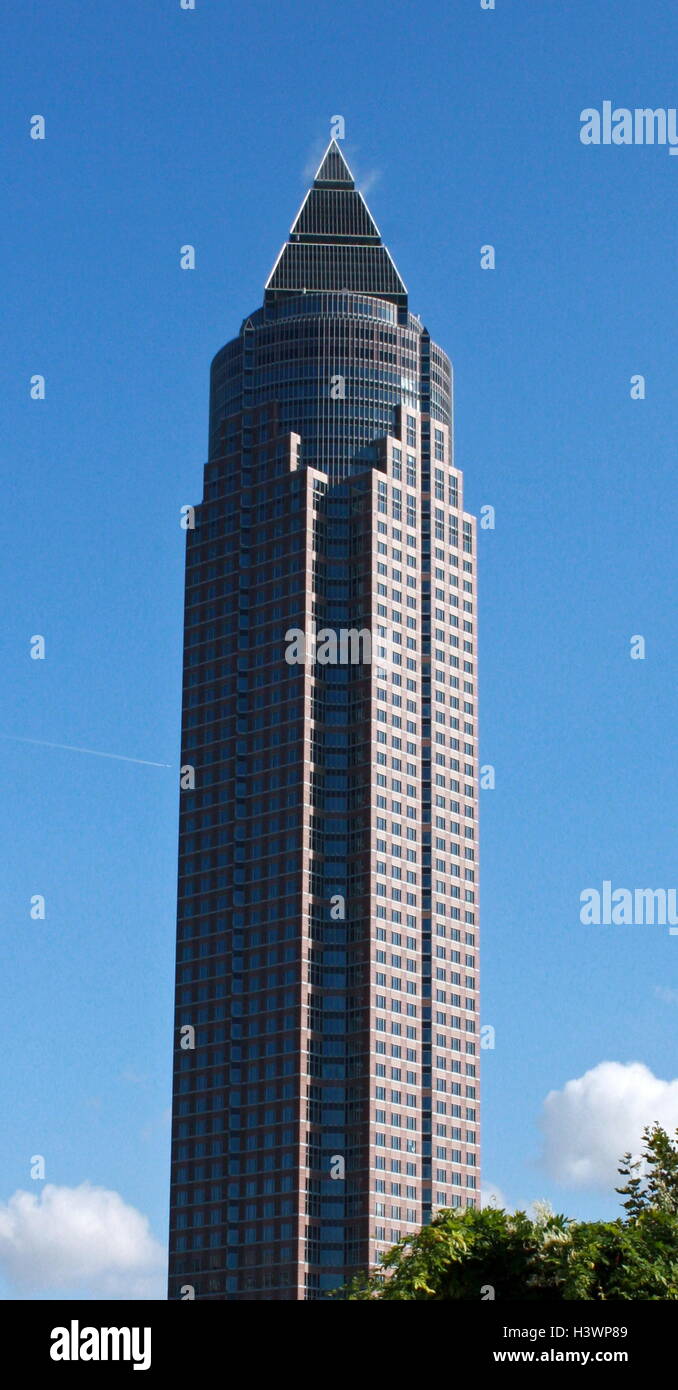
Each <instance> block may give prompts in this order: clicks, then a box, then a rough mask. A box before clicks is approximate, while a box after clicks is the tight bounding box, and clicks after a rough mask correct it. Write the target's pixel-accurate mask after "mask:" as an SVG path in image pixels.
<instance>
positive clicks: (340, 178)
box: [314, 140, 355, 188]
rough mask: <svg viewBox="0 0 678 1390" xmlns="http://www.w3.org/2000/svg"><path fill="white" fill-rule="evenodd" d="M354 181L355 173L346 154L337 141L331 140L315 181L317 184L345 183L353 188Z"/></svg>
mask: <svg viewBox="0 0 678 1390" xmlns="http://www.w3.org/2000/svg"><path fill="white" fill-rule="evenodd" d="M354 182H355V181H354V178H353V174H352V173H351V170H350V169H349V167H348V164H347V163H346V159H345V158H344V154H343V152H342V150H341V149H340V148H339V145H338V144H337V141H336V140H330V143H329V145H328V146H327V149H326V150H325V153H324V155H323V157H322V159H321V161H320V164H319V166H318V169H317V171H316V176H315V179H314V183H315V184H316V185H317V184H327V183H340V184H343V185H344V187H345V186H346V185H347V184H348V185H349V186H350V187H351V188H352V187H353V186H354Z"/></svg>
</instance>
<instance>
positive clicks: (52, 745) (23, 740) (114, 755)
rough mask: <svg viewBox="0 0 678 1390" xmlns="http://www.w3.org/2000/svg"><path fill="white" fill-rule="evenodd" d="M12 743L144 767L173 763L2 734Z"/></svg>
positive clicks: (163, 765)
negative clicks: (32, 744) (61, 749)
mask: <svg viewBox="0 0 678 1390" xmlns="http://www.w3.org/2000/svg"><path fill="white" fill-rule="evenodd" d="M0 738H7V739H9V740H10V742H11V743H35V744H37V745H38V747H39V748H63V749H65V750H66V752H68V753H90V754H91V755H92V757H93V758H115V759H116V761H117V762H120V763H142V764H143V766H144V767H171V766H172V764H171V763H153V762H151V761H150V760H149V759H148V758H126V757H125V755H124V753H100V752H99V749H98V748H76V747H75V745H74V744H72V743H47V742H46V741H45V739H42V738H18V737H17V735H15V734H0Z"/></svg>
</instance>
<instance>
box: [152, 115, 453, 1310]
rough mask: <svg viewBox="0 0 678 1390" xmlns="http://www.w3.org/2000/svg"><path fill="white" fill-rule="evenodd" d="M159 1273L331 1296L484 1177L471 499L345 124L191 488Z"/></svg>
mask: <svg viewBox="0 0 678 1390" xmlns="http://www.w3.org/2000/svg"><path fill="white" fill-rule="evenodd" d="M184 623H185V646H184V693H183V720H182V759H181V761H182V773H181V786H182V789H181V800H180V835H179V905H178V926H177V967H176V970H177V973H176V1005H175V1034H174V1096H173V1116H172V1183H171V1221H170V1225H171V1230H170V1277H169V1297H170V1298H187V1297H196V1298H205V1299H221V1300H223V1299H229V1300H234V1301H237V1300H247V1301H252V1300H259V1299H263V1300H283V1299H289V1300H299V1299H314V1298H319V1297H320V1298H322V1297H323V1296H325V1295H326V1294H327V1293H328V1292H329V1291H330V1290H331V1289H333V1288H335V1287H337V1286H338V1285H340V1284H343V1283H344V1282H345V1281H346V1280H347V1279H348V1278H350V1276H351V1275H352V1274H353V1273H355V1272H357V1271H358V1270H364V1269H367V1268H373V1267H374V1266H375V1265H376V1264H377V1263H378V1260H379V1256H380V1254H381V1253H383V1252H384V1251H385V1250H386V1249H387V1248H388V1247H389V1245H391V1244H393V1243H394V1242H395V1241H396V1240H397V1239H399V1238H400V1237H402V1236H405V1235H407V1234H409V1233H413V1232H414V1231H416V1229H417V1228H418V1227H419V1226H421V1225H422V1224H424V1223H425V1222H426V1221H428V1220H430V1218H431V1215H432V1214H433V1213H435V1211H436V1210H439V1209H440V1208H442V1207H459V1206H467V1205H477V1204H478V1202H479V1185H480V1178H479V1149H478V1142H479V1135H478V1125H479V1075H478V1071H479V1055H478V1054H479V1045H480V1044H479V1026H478V763H477V652H476V640H477V638H476V527H475V521H474V518H473V517H472V516H470V515H469V514H468V513H467V512H466V511H465V510H464V499H463V480H462V475H461V473H460V471H459V470H458V469H457V468H455V466H454V458H453V440H452V374H451V367H450V363H449V360H448V358H447V357H446V355H445V353H444V352H442V350H441V349H440V348H439V347H437V346H436V345H435V344H434V343H433V342H432V341H431V338H430V336H429V334H428V332H427V330H426V328H425V327H424V326H423V325H422V323H421V322H420V320H419V319H418V318H416V317H414V316H413V315H412V314H411V313H410V312H409V309H408V296H407V291H406V289H405V286H404V284H403V282H402V279H401V277H400V275H399V274H398V271H397V270H396V267H395V265H394V263H393V261H392V259H391V257H390V255H389V252H388V250H387V249H386V247H385V246H384V245H383V243H382V240H381V237H380V234H379V231H378V229H377V227H376V225H375V223H374V221H373V219H372V217H371V214H370V212H369V210H368V208H367V206H366V204H365V202H364V200H363V198H362V196H361V194H360V193H359V192H358V190H357V189H356V188H355V184H354V180H353V177H352V175H351V172H350V170H349V168H348V165H347V163H346V161H345V159H344V157H343V155H342V153H341V150H340V148H339V146H338V145H337V144H336V142H334V141H333V142H332V143H331V144H330V146H329V149H328V150H327V152H326V154H325V156H324V158H323V161H322V163H321V165H320V168H319V170H318V173H317V175H316V179H315V181H314V184H313V187H312V188H311V189H310V190H309V192H308V194H307V196H306V198H305V199H304V202H303V204H302V207H301V209H300V211H299V213H298V215H297V217H296V219H295V221H294V223H293V226H292V230H291V232H290V235H289V238H288V240H287V242H286V243H285V245H284V246H283V248H282V251H281V252H280V255H279V257H278V259H277V261H276V263H275V265H274V268H273V270H272V272H271V274H270V276H269V279H268V281H267V283H266V287H265V292H264V303H263V305H262V307H261V308H259V309H257V310H256V312H254V313H252V314H250V315H249V316H248V317H247V318H246V319H245V320H244V322H243V324H242V327H241V330H240V333H239V335H238V337H237V338H235V339H234V340H233V341H232V342H230V343H228V344H227V345H226V346H225V347H224V348H222V349H221V351H220V352H219V353H217V355H216V357H215V359H214V361H213V364H212V373H211V394H210V431H209V457H208V461H207V464H206V466H205V471H204V494H203V500H202V502H201V503H200V504H199V505H197V506H196V507H195V509H194V513H193V514H192V515H190V517H189V526H188V529H187V554H186V598H185V615H184Z"/></svg>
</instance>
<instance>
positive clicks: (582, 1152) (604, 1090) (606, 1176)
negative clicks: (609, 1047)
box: [541, 1062, 678, 1189]
mask: <svg viewBox="0 0 678 1390" xmlns="http://www.w3.org/2000/svg"><path fill="white" fill-rule="evenodd" d="M655 1120H656V1121H657V1122H658V1123H659V1124H660V1125H663V1127H664V1129H666V1130H668V1131H669V1132H672V1131H674V1130H675V1129H676V1127H678V1080H674V1081H662V1080H661V1079H660V1078H659V1077H657V1076H654V1074H653V1073H652V1072H651V1071H650V1069H649V1067H646V1066H645V1065H644V1064H643V1063H642V1062H628V1063H626V1064H622V1063H621V1062H599V1063H598V1065H597V1066H596V1067H592V1068H591V1070H590V1071H587V1072H585V1073H584V1075H583V1076H579V1077H577V1078H576V1079H575V1080H574V1081H568V1082H567V1083H566V1084H565V1086H564V1087H563V1089H562V1091H550V1092H549V1094H548V1095H547V1097H546V1100H545V1101H544V1108H543V1113H542V1118H541V1126H542V1129H543V1131H544V1139H545V1145H544V1163H545V1165H546V1168H547V1170H548V1172H549V1174H550V1175H551V1177H552V1178H554V1179H555V1181H556V1182H559V1183H563V1184H564V1185H566V1186H570V1187H585V1186H591V1187H606V1188H608V1189H610V1188H614V1187H615V1186H616V1185H617V1183H618V1182H619V1181H620V1179H619V1176H618V1174H617V1165H618V1161H619V1159H620V1157H621V1155H622V1154H623V1153H626V1152H627V1151H630V1152H631V1153H632V1154H636V1155H637V1154H639V1153H640V1149H641V1143H642V1133H643V1128H644V1127H645V1125H651V1124H653V1123H654V1121H655Z"/></svg>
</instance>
